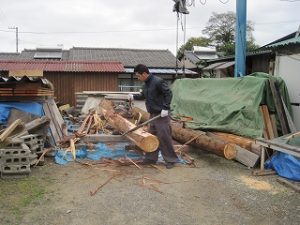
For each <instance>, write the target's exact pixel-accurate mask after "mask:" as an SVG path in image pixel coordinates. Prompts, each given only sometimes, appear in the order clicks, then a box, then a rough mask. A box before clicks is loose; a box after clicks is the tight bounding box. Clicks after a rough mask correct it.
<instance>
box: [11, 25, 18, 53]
mask: <svg viewBox="0 0 300 225" xmlns="http://www.w3.org/2000/svg"><path fill="white" fill-rule="evenodd" d="M8 29H13V30H16V52H17V53H18V52H19V29H18V27H9V28H8Z"/></svg>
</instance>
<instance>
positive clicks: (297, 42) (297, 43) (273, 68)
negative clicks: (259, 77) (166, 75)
mask: <svg viewBox="0 0 300 225" xmlns="http://www.w3.org/2000/svg"><path fill="white" fill-rule="evenodd" d="M299 33H300V30H298V31H296V32H293V33H291V34H288V35H286V36H284V37H282V38H279V39H277V40H275V41H272V42H270V43H269V44H267V45H265V46H263V47H261V48H259V49H257V50H256V51H255V52H249V53H247V54H246V71H247V72H246V74H251V73H254V72H264V73H268V74H272V75H274V76H280V77H282V78H283V80H284V81H285V83H286V86H287V88H288V91H289V96H290V99H291V105H292V110H293V120H294V123H295V125H296V128H297V129H298V130H300V89H299V83H300V76H299V71H300V35H299ZM207 63H208V64H209V65H208V66H207V67H205V68H203V71H205V72H206V73H209V74H210V76H212V77H219V78H220V77H233V76H234V73H233V72H234V56H227V57H222V58H218V59H213V60H208V61H207Z"/></svg>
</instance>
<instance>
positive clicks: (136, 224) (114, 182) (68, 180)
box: [0, 151, 300, 225]
mask: <svg viewBox="0 0 300 225" xmlns="http://www.w3.org/2000/svg"><path fill="white" fill-rule="evenodd" d="M192 156H193V157H195V159H196V165H197V167H196V168H191V167H189V166H186V165H177V166H176V167H175V168H172V169H169V170H168V169H166V168H165V167H164V166H163V165H160V166H158V167H157V168H154V167H145V166H143V168H142V169H138V168H137V167H135V166H122V167H112V166H110V167H103V166H100V165H98V166H84V165H82V164H79V163H70V164H68V165H67V166H61V165H57V164H55V163H54V162H53V158H48V159H47V162H46V165H44V166H42V167H35V168H33V169H32V173H31V175H30V176H29V177H28V178H25V179H21V180H10V181H7V180H5V181H3V180H2V181H0V197H1V198H0V224H3V225H4V224H9V225H11V224H24V225H28V224H32V225H35V224H37V225H43V224H45V225H52V224H57V225H58V224H59V225H64V224H68V225H87V224H88V225H99V224H101V225H106V224H107V225H108V224H110V225H114V224H130V225H148V224H149V225H171V224H172V225H173V224H178V225H194V224H200V225H205V224H209V225H211V224H216V225H218V224H255V225H260V224H268V225H275V224H287V225H292V224H295V225H296V224H299V223H300V195H299V194H298V193H296V192H294V191H293V190H292V189H289V188H287V187H285V186H282V185H281V184H279V183H278V182H277V181H276V178H277V176H264V177H255V176H252V175H251V170H249V169H247V168H246V167H245V166H243V165H241V164H239V163H237V162H235V161H228V160H225V159H223V158H220V157H218V156H215V155H212V154H209V153H206V152H204V151H203V152H200V153H197V154H192ZM112 175H115V177H114V178H112V179H111V180H110V181H109V182H108V183H107V184H106V185H104V186H103V187H102V188H100V189H99V190H98V192H97V193H95V195H93V196H91V194H90V192H91V191H92V192H93V191H95V190H96V189H97V187H100V185H102V184H104V183H105V182H106V181H107V180H108V179H109V178H111V177H112Z"/></svg>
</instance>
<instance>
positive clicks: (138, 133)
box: [101, 100, 159, 152]
mask: <svg viewBox="0 0 300 225" xmlns="http://www.w3.org/2000/svg"><path fill="white" fill-rule="evenodd" d="M112 104H113V103H112V102H110V101H108V100H103V101H102V103H101V106H102V113H103V115H104V117H105V119H106V120H107V121H108V123H109V124H110V125H111V126H112V127H113V128H114V129H116V130H118V131H119V132H121V133H125V132H127V131H129V130H130V129H132V128H134V127H136V126H135V125H134V124H133V123H131V122H130V121H128V120H127V119H125V118H123V117H122V116H120V115H118V114H116V113H115V111H114V109H113V106H112ZM126 137H127V138H128V139H130V140H131V141H132V142H134V143H135V144H136V145H137V146H138V147H139V148H141V149H142V150H143V151H145V152H153V151H155V150H156V149H157V148H158V146H159V141H158V138H157V137H156V136H154V135H152V134H150V133H148V132H146V131H144V130H143V129H142V128H139V129H137V130H135V131H133V132H130V133H128V134H126Z"/></svg>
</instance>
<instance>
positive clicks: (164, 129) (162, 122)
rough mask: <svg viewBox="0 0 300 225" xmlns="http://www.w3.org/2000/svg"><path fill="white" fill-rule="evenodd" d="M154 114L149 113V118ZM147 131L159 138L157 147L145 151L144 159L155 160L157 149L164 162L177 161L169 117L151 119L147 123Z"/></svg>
mask: <svg viewBox="0 0 300 225" xmlns="http://www.w3.org/2000/svg"><path fill="white" fill-rule="evenodd" d="M154 116H156V115H153V114H151V116H150V117H151V118H152V117H154ZM149 132H150V133H151V134H153V135H155V136H157V138H158V140H159V147H158V149H157V150H156V151H154V152H147V153H146V159H147V160H154V161H157V159H158V153H159V151H160V152H161V154H162V157H163V158H164V160H165V162H167V163H168V162H178V158H177V155H176V153H175V150H174V147H173V142H172V131H171V125H170V117H169V116H166V117H160V118H159V119H156V120H154V121H152V122H151V123H150V125H149Z"/></svg>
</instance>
